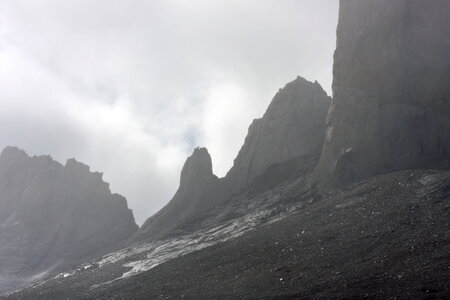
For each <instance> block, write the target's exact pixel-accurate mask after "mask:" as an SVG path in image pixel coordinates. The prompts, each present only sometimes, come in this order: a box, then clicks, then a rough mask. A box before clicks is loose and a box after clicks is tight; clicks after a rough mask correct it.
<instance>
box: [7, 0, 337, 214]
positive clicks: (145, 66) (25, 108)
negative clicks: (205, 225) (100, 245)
mask: <svg viewBox="0 0 450 300" xmlns="http://www.w3.org/2000/svg"><path fill="white" fill-rule="evenodd" d="M337 10H338V0H220V1H219V0H159V1H157V0H145V1H144V0H120V1H118V0H40V1H34V0H28V1H22V0H0V148H3V147H4V146H6V145H15V146H19V147H20V148H23V149H24V150H26V151H27V152H28V153H29V154H31V155H39V154H51V155H52V156H53V157H54V158H55V159H57V160H58V161H60V162H62V163H64V162H65V161H66V159H67V158H70V157H75V158H76V159H77V160H79V161H82V162H84V163H87V164H89V165H90V166H91V169H92V170H95V171H101V172H104V179H105V181H107V182H110V183H111V189H112V191H113V192H117V193H120V194H122V195H124V196H125V197H126V198H127V199H128V203H129V206H130V207H131V208H132V209H133V210H134V214H135V217H136V220H137V222H138V223H142V222H143V221H144V220H145V219H146V218H147V217H149V216H150V215H151V214H153V213H154V212H156V211H157V210H158V209H159V208H161V207H162V206H163V205H164V204H165V203H167V201H169V200H170V198H171V197H172V195H173V193H174V192H175V191H176V189H177V187H178V183H179V175H180V170H181V167H182V165H183V163H184V161H185V159H186V157H187V156H188V155H190V153H191V152H192V150H193V148H194V147H196V146H206V147H207V148H208V149H209V152H210V154H211V156H212V159H213V165H214V172H215V174H217V175H218V176H223V175H225V174H226V172H227V171H228V169H229V168H230V167H231V165H232V162H233V159H234V157H235V156H236V155H237V152H238V151H239V149H240V147H241V145H242V143H243V141H244V138H245V135H246V133H247V128H248V126H249V124H250V123H251V121H252V119H254V118H258V117H260V116H261V115H262V114H263V113H264V111H265V109H266V107H267V105H268V104H269V102H270V100H271V99H272V97H273V95H274V94H275V92H276V91H277V90H278V88H280V87H282V86H284V85H285V84H286V83H288V82H289V81H291V80H293V79H295V77H296V76H297V75H301V76H303V77H305V78H306V79H308V80H311V81H314V80H317V81H319V82H320V83H321V84H322V86H323V87H324V88H325V89H326V90H327V92H328V93H330V91H331V80H332V55H333V51H334V48H335V31H336V24H337Z"/></svg>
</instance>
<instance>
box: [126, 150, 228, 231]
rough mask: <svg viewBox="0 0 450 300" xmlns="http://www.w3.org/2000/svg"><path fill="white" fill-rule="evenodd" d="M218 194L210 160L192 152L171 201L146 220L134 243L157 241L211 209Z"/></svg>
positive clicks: (201, 154) (204, 153)
mask: <svg viewBox="0 0 450 300" xmlns="http://www.w3.org/2000/svg"><path fill="white" fill-rule="evenodd" d="M219 190H220V187H219V180H218V178H217V176H215V175H214V174H213V171H212V163H211V156H210V155H209V153H208V150H207V149H206V148H196V149H195V150H194V153H193V154H192V155H191V156H190V157H189V158H188V159H187V161H186V163H185V164H184V166H183V169H182V171H181V176H180V186H179V188H178V191H177V192H176V194H175V196H174V197H173V198H172V200H171V201H170V202H169V203H168V204H167V205H166V206H165V207H164V208H162V209H161V210H160V211H159V212H157V213H156V214H155V215H153V216H152V217H150V218H149V219H148V220H147V221H145V223H144V224H143V225H142V227H141V229H140V230H139V232H137V234H136V235H135V236H134V240H143V239H151V238H156V237H161V236H163V235H165V234H167V233H169V232H171V233H173V231H174V230H176V229H177V227H178V226H180V225H181V224H183V223H184V222H186V221H188V220H189V219H191V218H194V217H196V216H198V215H200V214H201V213H202V212H205V211H207V210H208V209H211V208H212V207H213V206H214V204H215V203H216V202H215V200H216V194H217V192H218V191H219Z"/></svg>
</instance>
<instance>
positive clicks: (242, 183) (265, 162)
mask: <svg viewBox="0 0 450 300" xmlns="http://www.w3.org/2000/svg"><path fill="white" fill-rule="evenodd" d="M330 103H331V98H330V97H328V96H327V94H326V93H325V91H324V90H323V89H322V87H321V86H320V85H319V84H318V83H317V82H315V83H312V82H309V81H307V80H305V79H303V78H301V77H297V79H295V80H294V81H292V82H290V83H288V84H287V85H286V86H285V87H284V88H283V89H280V91H279V92H278V93H277V94H276V95H275V97H274V98H273V100H272V102H271V104H270V105H269V107H268V109H267V111H266V113H265V114H264V116H263V117H262V118H261V119H257V120H254V121H253V124H252V125H251V126H250V128H249V132H248V135H247V137H246V139H245V143H244V145H243V146H242V149H241V150H240V152H239V155H238V156H237V158H236V159H235V161H234V165H233V167H232V168H231V170H230V171H229V172H228V174H227V175H226V177H225V178H220V179H218V178H217V177H216V176H214V175H213V173H212V166H211V157H210V156H209V154H208V151H207V150H206V149H205V148H201V149H196V150H195V151H194V153H193V154H192V156H191V157H189V158H188V160H187V161H186V163H185V166H184V167H183V171H182V174H181V180H180V187H179V189H178V191H177V193H176V194H175V196H174V198H173V199H172V200H171V201H170V202H169V204H167V205H166V206H165V207H164V208H163V209H162V210H161V211H159V212H158V213H156V214H155V215H154V216H152V217H151V218H149V219H148V220H147V221H146V222H145V223H144V224H143V226H142V227H141V229H140V230H139V231H138V233H137V234H136V235H135V236H134V237H133V241H142V240H150V239H156V238H158V237H163V236H164V235H167V234H178V233H185V232H187V231H192V232H193V231H195V230H197V229H200V228H202V226H203V225H202V223H203V221H205V222H206V223H207V222H208V221H209V220H210V218H211V217H212V218H214V217H215V214H216V215H220V213H221V212H220V209H226V208H224V206H223V205H221V204H222V203H223V202H226V201H230V200H231V199H233V197H234V195H235V194H242V192H245V191H246V190H247V187H248V185H251V184H252V183H253V182H254V181H255V180H256V178H257V177H258V176H262V175H263V174H264V173H265V172H266V171H267V169H268V168H269V167H270V166H273V165H274V164H279V163H283V162H287V161H293V160H294V161H295V159H296V158H300V157H308V156H314V155H317V154H319V153H320V150H321V147H322V143H323V140H324V137H325V117H326V114H327V112H328V109H329V105H330ZM309 161H310V160H309V159H305V165H304V167H308V166H310V165H309ZM294 165H295V163H294ZM301 175H304V174H301ZM266 177H267V176H266ZM281 177H283V176H281ZM244 198H245V197H244ZM213 210H214V211H215V213H214V212H212V211H213ZM207 212H210V216H209V215H208V214H207ZM194 223H196V224H195V225H194Z"/></svg>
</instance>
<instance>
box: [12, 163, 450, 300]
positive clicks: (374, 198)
mask: <svg viewBox="0 0 450 300" xmlns="http://www.w3.org/2000/svg"><path fill="white" fill-rule="evenodd" d="M294 190H295V189H291V190H290V194H289V193H285V194H284V195H283V196H281V197H282V198H283V197H288V195H290V196H291V197H296V202H297V203H298V204H301V205H300V206H297V207H296V208H295V209H294V210H291V211H290V212H288V213H286V214H285V215H284V216H282V217H281V218H279V217H276V215H275V214H274V215H272V216H271V217H269V218H268V219H267V220H266V223H265V225H264V224H262V225H259V226H257V227H254V228H253V230H250V231H247V232H246V233H244V234H243V235H241V236H237V237H235V238H234V239H229V240H225V241H223V242H221V243H215V244H213V245H211V246H210V247H208V248H205V249H203V250H199V251H194V252H191V253H185V255H183V256H178V257H177V258H173V259H171V260H168V261H166V262H165V263H162V264H160V265H155V266H154V267H153V268H149V269H148V270H147V271H144V272H141V273H136V274H135V275H134V276H126V277H123V278H121V276H120V275H121V273H122V272H125V271H127V270H129V269H130V268H122V269H121V268H119V266H117V265H116V264H115V263H114V262H111V263H110V264H109V267H108V266H106V265H99V267H93V268H89V269H87V270H83V269H81V270H80V271H78V272H77V273H74V274H73V275H71V276H67V277H65V278H64V277H62V276H60V277H58V278H55V279H52V280H50V281H48V282H45V283H43V284H41V285H38V286H34V287H31V288H27V289H25V290H23V291H21V292H19V293H16V294H13V295H11V296H10V298H6V299H112V298H113V299H180V298H185V299H230V298H233V299H280V298H283V299H310V298H316V299H317V298H321V299H330V298H338V299H342V298H346V299H349V298H350V299H359V298H369V299H386V298H392V297H400V298H401V297H406V298H411V299H417V298H427V297H428V298H430V299H433V298H441V299H442V298H445V297H448V296H449V295H450V290H449V287H448V281H449V280H450V271H449V268H448V266H449V260H448V253H449V251H450V243H449V241H450V236H449V231H448V230H447V228H448V226H449V218H448V216H449V213H450V211H449V208H450V172H449V171H436V170H407V171H402V172H396V173H392V174H387V175H382V176H378V177H376V178H373V179H371V180H368V181H366V182H362V183H359V184H356V185H353V186H350V187H349V188H347V189H345V190H343V191H336V192H334V193H331V194H329V195H328V196H327V197H325V198H323V199H321V200H315V201H311V199H313V198H311V195H309V196H302V194H301V193H300V194H297V193H294ZM270 220H272V221H270ZM208 235H213V233H212V232H209V233H208V232H202V233H201V234H199V235H197V236H193V237H191V239H186V240H184V241H183V242H182V244H183V246H182V247H187V246H188V245H190V244H191V243H193V242H194V240H195V239H198V238H201V239H202V238H206V237H207V236H208ZM207 245H210V244H207ZM200 248H201V247H200ZM168 249H170V248H166V250H168ZM130 251H132V250H130ZM153 251H156V248H155V250H153ZM149 253H150V254H147V255H150V256H151V252H149ZM166 253H167V252H166ZM134 259H137V257H135V258H134ZM113 274H115V275H113ZM114 276H115V277H118V278H119V279H117V280H112V281H111V277H113V278H114ZM108 280H109V281H108ZM107 281H108V282H107ZM102 282H103V284H101V283H102Z"/></svg>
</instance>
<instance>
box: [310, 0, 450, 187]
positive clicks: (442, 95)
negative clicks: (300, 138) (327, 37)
mask: <svg viewBox="0 0 450 300" xmlns="http://www.w3.org/2000/svg"><path fill="white" fill-rule="evenodd" d="M340 4H341V5H340V15H339V25H338V29H337V49H336V52H335V57H334V81H333V99H334V100H333V104H332V107H331V110H330V114H329V116H328V121H327V136H326V141H325V143H324V149H323V153H322V157H321V160H320V163H319V167H318V169H317V172H316V173H317V174H316V175H317V176H318V178H319V182H320V184H321V185H322V186H323V187H326V186H328V187H333V186H334V187H336V186H341V185H345V184H348V183H350V182H354V181H357V180H359V179H364V178H368V177H370V176H373V175H376V174H380V173H384V172H387V171H391V170H396V169H405V168H414V167H420V166H424V165H431V164H434V163H438V162H439V161H441V160H444V159H447V158H449V156H450V135H449V134H450V80H449V78H450V55H449V53H450V18H449V16H450V1H446V0H427V1H422V0H396V1H392V0H341V3H340Z"/></svg>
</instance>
